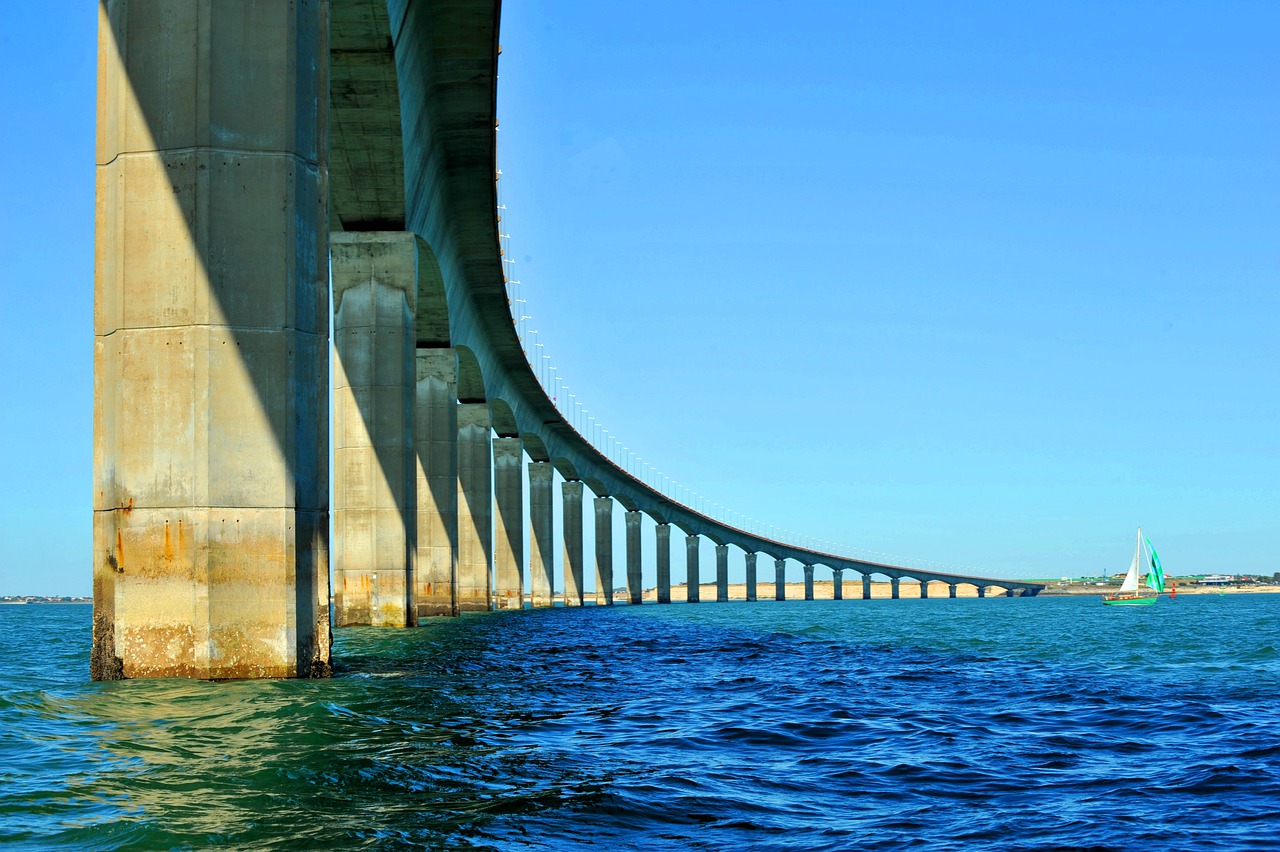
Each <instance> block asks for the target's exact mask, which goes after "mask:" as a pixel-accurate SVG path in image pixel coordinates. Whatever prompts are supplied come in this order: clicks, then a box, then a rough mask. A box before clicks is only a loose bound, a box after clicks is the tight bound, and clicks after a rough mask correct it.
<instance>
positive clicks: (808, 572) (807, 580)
mask: <svg viewBox="0 0 1280 852" xmlns="http://www.w3.org/2000/svg"><path fill="white" fill-rule="evenodd" d="M804 599H805V600H807V601H811V600H813V566H812V565H806V566H804Z"/></svg>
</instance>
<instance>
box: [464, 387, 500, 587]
mask: <svg viewBox="0 0 1280 852" xmlns="http://www.w3.org/2000/svg"><path fill="white" fill-rule="evenodd" d="M492 431H493V430H492V420H491V419H490V415H489V403H487V402H468V403H463V404H461V405H459V406H458V586H457V594H458V611H459V612H482V611H485V610H488V609H489V608H490V606H491V602H492V598H493V448H492V446H491V441H492Z"/></svg>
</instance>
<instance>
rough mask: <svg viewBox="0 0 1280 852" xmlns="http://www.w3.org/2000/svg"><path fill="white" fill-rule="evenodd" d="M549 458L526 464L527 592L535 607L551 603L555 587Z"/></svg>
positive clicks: (553, 531)
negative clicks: (527, 487) (527, 465)
mask: <svg viewBox="0 0 1280 852" xmlns="http://www.w3.org/2000/svg"><path fill="white" fill-rule="evenodd" d="M553 473H554V471H553V469H552V467H551V462H531V463H530V464H529V594H530V597H531V598H532V601H533V605H534V606H535V607H544V606H551V604H552V601H553V597H554V595H553V589H554V587H555V581H554V575H553V571H554V570H555V519H554V516H553V514H552V511H553V510H552V506H551V500H552V497H551V491H552V488H551V486H552V482H553V481H554V478H553V476H552V474H553Z"/></svg>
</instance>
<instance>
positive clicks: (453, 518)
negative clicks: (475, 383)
mask: <svg viewBox="0 0 1280 852" xmlns="http://www.w3.org/2000/svg"><path fill="white" fill-rule="evenodd" d="M415 357H416V362H417V392H416V397H417V398H416V403H415V405H416V407H415V409H414V422H413V434H414V440H413V442H414V447H415V449H416V450H417V457H418V463H417V480H418V481H417V488H416V494H415V498H416V500H417V504H418V511H417V530H416V533H417V549H418V552H417V560H416V561H415V563H414V568H413V609H414V613H415V615H416V617H417V618H419V619H422V618H427V617H430V616H452V615H457V614H458V602H457V598H456V594H457V581H458V552H457V547H456V544H455V543H456V542H457V540H458V356H457V353H456V352H454V350H452V349H449V348H444V349H419V350H417V352H416V356H415Z"/></svg>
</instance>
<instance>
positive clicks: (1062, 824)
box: [0, 595, 1280, 850]
mask: <svg viewBox="0 0 1280 852" xmlns="http://www.w3.org/2000/svg"><path fill="white" fill-rule="evenodd" d="M90 615H91V611H90V608H89V607H87V606H36V605H27V606H2V607H0V845H6V846H11V847H17V848H39V849H44V848H69V849H135V848H136V849H153V848H154V849H185V848H191V849H200V848H206V847H211V846H225V847H228V848H235V849H318V848H332V849H348V848H361V847H365V848H376V849H397V848H428V849H433V848H439V849H587V848H594V847H598V846H603V847H606V848H609V849H611V850H624V849H638V850H639V849H643V850H652V849H671V850H686V849H762V850H769V849H779V850H781V849H804V850H811V849H907V848H920V849H940V850H947V849H964V850H972V849H993V850H994V849H998V850H1011V849H1116V850H1122V849H1123V850H1131V849H1160V850H1168V849H1197V850H1199V849H1267V848H1280V816H1278V815H1277V812H1278V811H1280V746H1278V744H1277V737H1280V651H1278V650H1277V647H1278V646H1280V595H1232V596H1217V595H1214V596H1190V595H1184V596H1182V597H1179V598H1177V599H1176V600H1168V599H1164V600H1161V601H1160V602H1159V603H1158V604H1157V605H1156V606H1154V607H1142V608H1111V607H1104V606H1102V605H1101V603H1100V602H1099V601H1098V599H1096V598H1036V599H1022V598H1012V599H1008V598H994V599H990V598H989V599H985V600H978V599H958V600H951V599H943V600H936V599H934V600H899V601H891V600H884V601H862V600H849V601H821V602H808V603H806V602H800V601H794V602H785V603H777V602H772V601H769V602H759V603H729V604H716V603H709V602H704V603H701V604H697V605H681V604H675V605H669V606H655V605H645V606H639V607H627V606H617V607H613V608H596V607H584V608H581V609H554V610H538V611H524V612H504V613H492V614H487V615H473V616H467V617H463V618H459V619H440V620H433V621H432V622H431V623H430V624H428V625H426V626H424V627H421V628H417V629H413V630H388V629H381V630H379V629H363V628H362V629H349V630H342V631H337V632H336V634H335V640H336V644H335V649H334V655H335V662H336V672H337V676H336V677H334V678H332V679H329V680H317V681H252V682H233V683H206V682H200V681H188V680H151V681H126V682H117V683H92V682H90V681H89V679H88V657H89V630H90Z"/></svg>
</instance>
